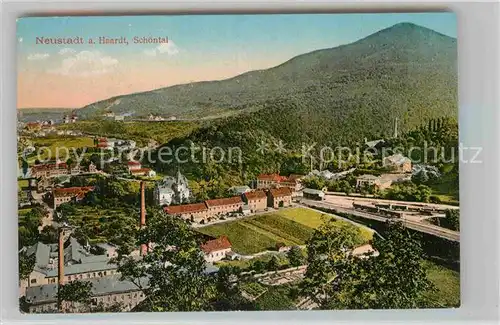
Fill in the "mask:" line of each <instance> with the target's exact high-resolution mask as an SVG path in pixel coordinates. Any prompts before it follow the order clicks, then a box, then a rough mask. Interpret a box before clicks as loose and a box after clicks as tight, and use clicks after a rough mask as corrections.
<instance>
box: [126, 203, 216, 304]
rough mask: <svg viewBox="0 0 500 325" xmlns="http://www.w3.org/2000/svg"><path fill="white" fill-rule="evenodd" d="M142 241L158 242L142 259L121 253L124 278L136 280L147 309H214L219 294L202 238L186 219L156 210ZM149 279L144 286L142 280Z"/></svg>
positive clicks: (140, 238) (141, 232) (140, 241)
mask: <svg viewBox="0 0 500 325" xmlns="http://www.w3.org/2000/svg"><path fill="white" fill-rule="evenodd" d="M138 237H139V238H138V239H139V240H138V244H146V243H154V246H153V247H151V248H150V250H149V252H148V254H147V255H146V256H144V257H143V258H142V259H140V260H135V259H133V258H131V257H125V256H120V257H119V262H120V267H119V268H118V271H119V272H120V273H121V277H122V279H123V280H128V281H131V282H133V283H135V284H136V285H137V286H138V288H140V289H141V290H142V291H143V292H144V294H145V296H146V299H145V301H144V304H143V308H142V309H143V310H144V311H202V310H210V309H211V303H212V301H213V299H214V297H215V296H216V295H215V293H216V287H215V285H214V281H213V279H212V277H211V276H210V275H209V274H207V273H206V265H205V260H204V255H203V252H202V251H201V249H200V246H199V245H200V243H199V241H198V237H197V236H196V235H195V233H194V231H193V230H192V229H191V228H190V227H189V225H187V224H186V223H185V222H184V221H183V220H181V219H179V218H176V217H172V216H169V215H164V214H162V213H158V212H154V213H152V215H151V216H150V217H149V220H148V226H147V227H146V228H145V229H142V230H141V231H140V233H139V236H138ZM144 278H147V279H149V285H148V286H147V287H144V286H143V285H142V284H141V279H144Z"/></svg>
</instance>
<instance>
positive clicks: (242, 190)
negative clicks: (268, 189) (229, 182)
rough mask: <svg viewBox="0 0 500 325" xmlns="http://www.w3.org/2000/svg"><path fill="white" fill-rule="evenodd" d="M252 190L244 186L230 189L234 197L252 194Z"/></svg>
mask: <svg viewBox="0 0 500 325" xmlns="http://www.w3.org/2000/svg"><path fill="white" fill-rule="evenodd" d="M251 190H252V189H251V188H250V187H249V186H246V185H242V186H233V187H230V188H229V190H228V191H229V193H231V194H232V195H242V194H244V193H246V192H250V191H251Z"/></svg>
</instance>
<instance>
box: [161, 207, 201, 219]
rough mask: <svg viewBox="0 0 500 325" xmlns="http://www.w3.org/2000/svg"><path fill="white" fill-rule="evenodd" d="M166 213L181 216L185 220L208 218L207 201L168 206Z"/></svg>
mask: <svg viewBox="0 0 500 325" xmlns="http://www.w3.org/2000/svg"><path fill="white" fill-rule="evenodd" d="M164 211H165V213H167V214H170V215H173V216H178V217H181V218H182V219H184V220H191V221H193V222H200V221H202V220H205V219H207V218H208V208H207V205H206V204H205V203H192V204H183V205H174V206H167V207H165V208H164Z"/></svg>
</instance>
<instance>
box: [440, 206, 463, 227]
mask: <svg viewBox="0 0 500 325" xmlns="http://www.w3.org/2000/svg"><path fill="white" fill-rule="evenodd" d="M440 222H441V226H443V227H445V228H448V229H452V230H457V231H458V230H460V210H458V209H456V210H451V209H448V210H446V212H445V218H444V219H441V220H440Z"/></svg>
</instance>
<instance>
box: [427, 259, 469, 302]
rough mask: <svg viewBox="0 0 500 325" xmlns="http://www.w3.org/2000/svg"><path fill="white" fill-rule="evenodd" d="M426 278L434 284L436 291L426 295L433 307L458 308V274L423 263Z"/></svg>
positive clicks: (435, 265) (431, 263)
mask: <svg viewBox="0 0 500 325" xmlns="http://www.w3.org/2000/svg"><path fill="white" fill-rule="evenodd" d="M424 263H425V268H426V269H427V277H428V278H429V280H430V281H431V282H432V283H433V284H434V286H435V289H436V291H435V292H429V293H427V294H426V296H427V298H428V299H429V300H430V301H432V302H433V304H434V307H436V308H438V307H459V306H460V274H459V273H458V272H457V271H454V270H450V269H448V268H445V267H443V266H440V265H437V264H435V263H433V262H430V261H425V262H424Z"/></svg>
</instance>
